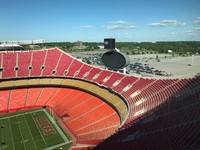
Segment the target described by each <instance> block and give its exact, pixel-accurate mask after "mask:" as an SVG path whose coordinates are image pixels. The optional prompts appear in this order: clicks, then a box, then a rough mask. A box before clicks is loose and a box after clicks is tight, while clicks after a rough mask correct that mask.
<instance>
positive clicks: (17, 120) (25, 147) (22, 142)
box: [16, 117, 26, 150]
mask: <svg viewBox="0 0 200 150" xmlns="http://www.w3.org/2000/svg"><path fill="white" fill-rule="evenodd" d="M16 119H17V122H16V124H17V125H18V127H19V132H20V135H21V137H22V141H21V142H22V143H23V145H24V148H25V150H26V146H25V144H24V137H23V135H22V131H21V128H20V125H19V120H18V117H16Z"/></svg>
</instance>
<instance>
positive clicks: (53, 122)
mask: <svg viewBox="0 0 200 150" xmlns="http://www.w3.org/2000/svg"><path fill="white" fill-rule="evenodd" d="M43 111H44V113H45V114H46V116H47V117H48V118H49V120H50V121H51V123H52V124H53V125H54V127H55V128H56V130H57V131H58V133H59V134H60V135H61V137H62V138H63V140H64V141H65V142H67V141H68V142H69V140H68V139H67V137H66V136H65V134H64V133H63V131H62V130H61V129H60V127H59V126H58V125H57V123H56V122H55V121H54V120H53V119H52V117H51V116H50V115H49V113H48V112H47V111H46V109H45V110H43Z"/></svg>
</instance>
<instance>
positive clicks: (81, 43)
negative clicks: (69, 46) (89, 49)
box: [74, 41, 83, 48]
mask: <svg viewBox="0 0 200 150" xmlns="http://www.w3.org/2000/svg"><path fill="white" fill-rule="evenodd" d="M74 44H75V46H76V47H79V48H81V47H83V42H81V41H76V42H74Z"/></svg>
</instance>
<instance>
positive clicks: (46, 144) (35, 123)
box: [31, 114, 48, 147]
mask: <svg viewBox="0 0 200 150" xmlns="http://www.w3.org/2000/svg"><path fill="white" fill-rule="evenodd" d="M31 117H32V119H33V121H34V122H35V119H34V118H33V115H32V114H31ZM35 125H36V127H37V129H38V130H39V132H40V136H41V137H42V139H43V141H44V143H45V145H46V147H48V146H47V143H46V141H45V139H44V137H43V136H42V133H41V131H40V128H39V127H38V124H37V122H35Z"/></svg>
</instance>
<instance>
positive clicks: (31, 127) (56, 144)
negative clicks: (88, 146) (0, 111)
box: [0, 109, 71, 150]
mask: <svg viewBox="0 0 200 150" xmlns="http://www.w3.org/2000/svg"><path fill="white" fill-rule="evenodd" d="M70 145H71V143H70V141H69V140H68V137H67V136H66V134H65V133H64V132H63V130H62V129H61V128H60V127H59V126H58V125H57V123H56V121H54V119H52V117H51V116H50V115H49V113H48V112H47V110H46V109H38V110H32V111H21V112H17V113H8V114H4V115H0V150H42V149H45V150H52V149H53V150H60V149H68V148H69V147H70Z"/></svg>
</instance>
